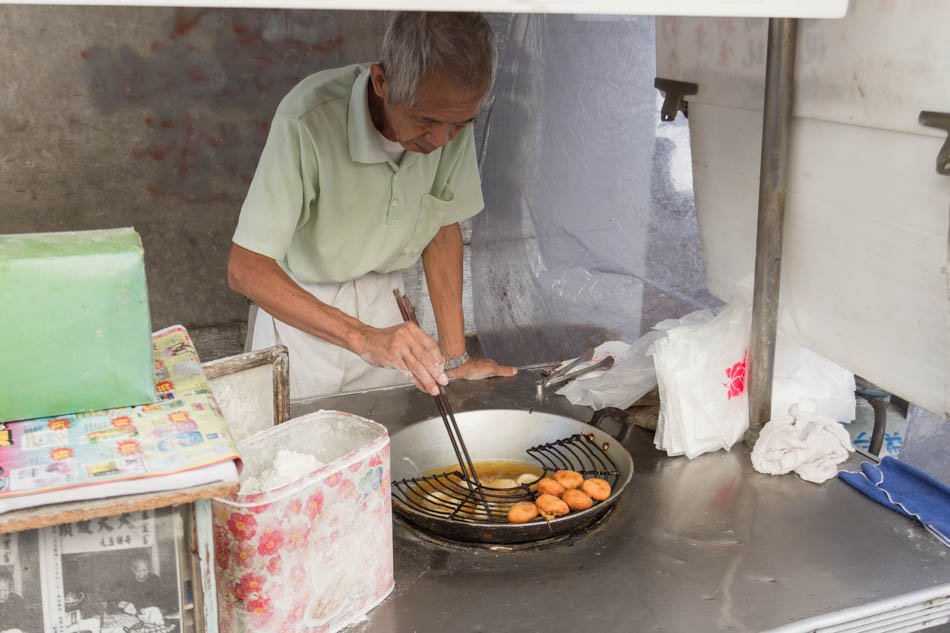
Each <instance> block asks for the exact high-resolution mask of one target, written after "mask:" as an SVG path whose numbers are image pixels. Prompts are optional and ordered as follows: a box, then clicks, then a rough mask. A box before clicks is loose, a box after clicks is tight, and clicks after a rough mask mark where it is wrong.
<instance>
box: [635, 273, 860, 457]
mask: <svg viewBox="0 0 950 633" xmlns="http://www.w3.org/2000/svg"><path fill="white" fill-rule="evenodd" d="M751 325H752V277H751V275H750V276H749V277H746V278H745V279H743V280H742V281H740V282H739V283H738V284H736V287H735V289H734V290H733V295H732V298H731V300H730V302H729V304H728V305H727V306H726V307H725V308H724V309H723V310H722V312H720V313H719V314H718V315H717V316H716V317H715V318H713V319H712V320H711V321H709V322H706V323H700V324H698V325H686V326H680V327H676V328H673V329H671V330H670V331H669V334H668V336H667V337H666V338H665V339H661V340H659V341H657V343H656V344H655V346H654V354H653V360H654V364H655V367H656V372H657V382H658V385H659V389H660V418H659V421H658V424H657V433H656V438H655V440H654V441H655V444H656V446H657V447H658V448H660V449H662V450H665V451H666V452H667V453H668V454H670V455H686V456H687V457H690V458H693V457H696V456H697V455H700V454H702V453H705V452H708V451H713V450H719V449H721V448H722V449H729V448H730V447H731V446H732V445H733V444H735V442H736V441H738V440H739V438H741V437H742V435H743V433H745V430H746V429H747V428H748V426H749V405H748V395H747V393H746V367H747V363H748V346H749V337H750V331H751ZM797 340H798V336H797V330H796V329H795V327H794V323H793V322H792V320H791V319H790V318H789V317H788V316H787V315H785V314H784V313H781V312H780V318H779V327H778V337H777V343H776V356H775V368H774V380H773V383H772V417H773V418H776V417H780V416H784V415H785V414H786V412H787V411H788V410H789V407H790V406H791V405H793V404H795V403H798V402H801V401H802V400H803V399H805V398H809V399H811V400H812V401H814V409H813V411H814V412H815V413H816V414H817V415H820V416H824V417H827V418H831V419H834V420H841V421H846V422H850V421H851V420H852V419H854V374H852V373H851V372H850V371H848V370H847V369H845V368H843V367H840V366H839V365H837V364H835V363H833V362H832V361H830V360H828V359H826V358H824V357H823V356H821V355H820V354H817V353H815V352H813V351H811V350H809V349H806V348H804V347H802V346H801V345H800V344H799V343H798V342H797Z"/></svg>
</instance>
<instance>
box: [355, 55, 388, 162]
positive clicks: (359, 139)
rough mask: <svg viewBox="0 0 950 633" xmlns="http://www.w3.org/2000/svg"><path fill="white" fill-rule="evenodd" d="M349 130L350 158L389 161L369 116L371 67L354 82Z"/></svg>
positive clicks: (364, 160)
mask: <svg viewBox="0 0 950 633" xmlns="http://www.w3.org/2000/svg"><path fill="white" fill-rule="evenodd" d="M347 132H348V135H349V140H350V158H351V159H352V160H353V161H354V162H357V163H386V162H389V158H388V157H387V156H386V152H384V151H383V147H382V144H381V143H380V142H379V137H378V136H376V128H375V126H373V119H372V118H371V117H370V116H369V67H367V68H366V69H365V70H364V71H363V72H361V73H360V74H359V76H358V77H357V78H356V81H354V82H353V88H352V90H351V91H350V108H349V114H348V115H347Z"/></svg>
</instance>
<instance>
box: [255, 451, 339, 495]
mask: <svg viewBox="0 0 950 633" xmlns="http://www.w3.org/2000/svg"><path fill="white" fill-rule="evenodd" d="M321 466H323V462H321V461H319V460H318V459H317V458H316V457H314V456H313V455H308V454H305V453H297V452H295V451H289V450H287V449H283V448H282V449H280V450H279V451H277V456H276V457H275V458H274V463H273V464H271V465H270V467H269V468H267V469H266V470H263V471H260V472H259V473H258V475H257V476H254V475H250V476H248V477H247V478H246V479H245V480H244V481H243V482H241V490H240V494H242V495H247V494H254V493H258V492H265V491H267V490H273V489H275V488H280V487H281V486H283V485H284V484H287V483H290V482H291V481H294V480H295V479H299V478H300V477H301V476H303V475H306V474H307V473H310V472H313V471H314V470H316V469H317V468H319V467H321Z"/></svg>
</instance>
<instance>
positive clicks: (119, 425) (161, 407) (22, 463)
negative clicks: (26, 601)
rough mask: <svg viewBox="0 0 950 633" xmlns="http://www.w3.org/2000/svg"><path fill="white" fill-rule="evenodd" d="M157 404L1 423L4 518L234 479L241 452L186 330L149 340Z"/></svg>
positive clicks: (0, 508) (0, 475) (0, 495)
mask: <svg viewBox="0 0 950 633" xmlns="http://www.w3.org/2000/svg"><path fill="white" fill-rule="evenodd" d="M152 346H153V352H154V360H155V386H156V392H157V393H158V398H159V399H158V401H156V402H154V403H152V404H146V405H141V406H135V407H126V408H121V409H107V410H102V411H87V412H83V413H75V414H71V415H62V416H56V417H52V418H38V419H35V420H21V421H17V422H8V423H6V424H0V512H7V511H10V510H14V509H17V508H26V507H32V506H38V505H45V504H49V503H59V502H64V501H76V500H81V499H91V498H102V497H110V496H117V495H124V494H133V493H141V492H154V491H160V490H171V489H176V488H186V487H190V486H196V485H200V484H206V483H214V482H218V481H237V479H238V473H237V467H236V465H235V461H234V460H236V459H237V458H238V453H237V449H236V447H235V445H234V442H233V441H232V440H231V436H230V434H229V433H228V429H227V424H226V422H225V420H224V417H223V415H222V414H221V410H220V409H219V407H218V404H217V402H216V401H215V399H214V396H213V395H212V393H211V389H210V387H209V385H208V380H207V378H206V377H205V375H204V372H203V370H202V368H201V362H200V360H199V359H198V354H197V352H196V351H195V347H194V344H193V343H192V341H191V338H190V337H189V336H188V332H186V331H185V328H184V327H182V326H180V325H179V326H174V327H170V328H167V329H164V330H161V331H159V332H156V333H155V334H153V335H152Z"/></svg>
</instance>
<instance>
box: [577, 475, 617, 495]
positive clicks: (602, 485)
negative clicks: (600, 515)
mask: <svg viewBox="0 0 950 633" xmlns="http://www.w3.org/2000/svg"><path fill="white" fill-rule="evenodd" d="M581 490H583V491H584V492H586V493H587V494H588V496H589V497H590V498H591V499H593V500H594V501H603V500H604V499H606V498H607V497H609V496H610V484H608V483H607V482H606V481H604V480H603V479H598V478H597V477H593V478H591V479H588V480H586V481H584V483H583V484H581Z"/></svg>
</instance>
